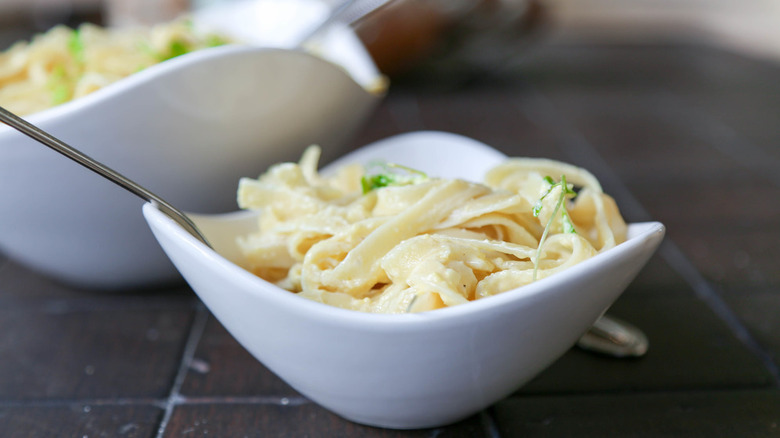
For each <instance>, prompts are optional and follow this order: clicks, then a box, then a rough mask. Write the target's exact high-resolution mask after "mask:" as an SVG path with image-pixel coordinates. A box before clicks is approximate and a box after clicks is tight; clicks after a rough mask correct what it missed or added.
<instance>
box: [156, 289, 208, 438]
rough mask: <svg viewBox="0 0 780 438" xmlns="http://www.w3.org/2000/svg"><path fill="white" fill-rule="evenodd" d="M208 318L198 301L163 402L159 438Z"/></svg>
mask: <svg viewBox="0 0 780 438" xmlns="http://www.w3.org/2000/svg"><path fill="white" fill-rule="evenodd" d="M208 319H209V312H208V311H207V310H206V307H205V306H204V305H203V303H201V302H198V305H197V307H196V313H195V320H194V321H193V322H192V326H191V328H190V334H189V336H188V337H187V343H186V344H185V346H184V352H183V353H182V357H181V363H180V364H179V369H178V371H177V373H176V377H175V379H174V381H173V385H172V386H171V391H170V393H169V395H168V398H167V399H166V400H165V401H164V403H163V407H164V410H165V412H164V413H163V418H162V420H160V425H159V427H158V429H157V434H156V435H155V436H156V437H157V438H162V437H163V435H164V434H165V430H166V428H167V427H168V423H169V422H170V420H171V416H172V415H173V410H174V408H175V407H176V406H177V405H178V404H179V402H180V399H181V393H180V391H181V387H182V385H183V384H184V379H185V378H186V377H187V372H188V371H189V368H190V364H191V363H192V358H193V357H194V356H195V350H196V349H197V347H198V343H200V340H201V337H202V336H203V333H204V331H205V330H206V323H207V322H208Z"/></svg>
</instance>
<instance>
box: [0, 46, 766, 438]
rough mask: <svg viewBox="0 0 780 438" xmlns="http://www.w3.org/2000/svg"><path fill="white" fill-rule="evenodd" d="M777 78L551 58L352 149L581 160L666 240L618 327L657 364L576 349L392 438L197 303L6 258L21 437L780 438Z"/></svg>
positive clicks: (1, 376)
mask: <svg viewBox="0 0 780 438" xmlns="http://www.w3.org/2000/svg"><path fill="white" fill-rule="evenodd" d="M778 79H780V69H779V68H778V67H777V66H774V65H771V64H769V63H766V62H761V61H757V60H752V59H749V58H747V57H744V56H741V55H738V54H734V53H729V52H725V51H721V50H717V49H712V48H706V47H698V46H688V45H665V46H652V47H648V46H642V47H627V46H561V45H540V46H538V47H536V48H534V49H533V50H531V51H527V52H524V53H523V54H522V55H521V56H519V57H518V59H516V60H512V61H511V62H509V63H508V64H506V65H504V66H503V68H502V69H499V70H497V71H495V72H493V73H492V74H490V75H481V76H475V77H471V78H470V80H468V81H463V82H460V83H457V84H456V83H454V82H450V83H449V86H448V87H447V88H445V89H443V88H442V87H440V86H436V84H437V78H428V79H427V80H416V81H413V80H410V81H407V82H399V83H396V84H394V85H393V87H392V89H391V91H390V93H389V94H388V96H387V98H386V99H385V101H384V103H383V104H382V105H381V107H380V108H378V110H377V111H376V113H375V114H374V116H373V117H372V118H371V120H369V121H368V123H367V125H366V126H365V129H364V130H362V131H361V132H360V133H359V135H358V136H357V138H356V139H355V140H354V141H353V145H354V146H359V145H361V144H365V143H367V142H370V141H373V140H376V139H380V138H383V137H386V136H389V135H393V134H396V133H401V132H407V131H415V130H444V131H451V132H456V133H459V134H463V135H467V136H470V137H473V138H476V139H478V140H481V141H483V142H485V143H488V144H491V145H493V146H495V147H497V148H499V149H501V150H502V151H504V152H506V153H508V154H510V155H529V156H544V157H550V158H556V159H562V160H566V161H570V162H573V163H576V164H579V165H581V166H584V167H586V168H589V169H591V170H592V171H593V172H594V173H595V174H596V175H597V176H598V177H599V178H600V179H601V180H602V182H603V185H604V186H605V189H606V190H607V191H608V192H609V193H611V194H613V195H614V196H615V198H616V199H617V201H618V203H619V205H620V206H621V207H622V210H623V213H624V215H625V217H626V218H627V219H628V220H629V221H642V220H647V219H654V220H659V221H662V222H664V223H665V224H666V225H667V227H668V234H667V239H666V240H665V242H664V244H663V245H662V247H661V249H660V250H659V252H658V253H657V255H656V256H655V257H654V258H653V259H652V260H651V262H650V263H649V265H648V266H647V268H646V269H645V270H644V271H643V272H642V273H641V274H640V275H639V277H638V278H637V279H636V281H634V282H633V283H632V284H631V285H630V287H629V288H628V290H627V291H626V292H625V294H624V295H623V296H622V297H621V298H620V299H619V300H618V302H617V303H615V305H614V307H613V308H612V310H611V313H612V314H614V315H616V316H619V317H622V318H624V319H627V320H630V321H632V322H634V323H635V324H637V325H638V326H640V327H641V328H642V329H644V330H645V332H646V333H647V335H648V336H649V339H650V341H651V346H650V350H649V352H648V354H647V355H646V356H645V357H643V358H641V359H636V360H626V359H613V358H608V357H602V356H598V355H594V354H591V353H586V352H584V351H581V350H578V349H573V350H571V351H570V352H568V353H567V354H566V355H564V356H563V357H562V358H561V359H560V360H558V361H557V362H555V363H554V364H553V365H552V366H551V367H550V368H549V369H547V370H546V371H544V372H543V373H542V374H541V375H539V376H538V378H536V379H535V380H533V381H532V382H530V383H529V384H527V385H526V386H524V387H522V388H519V389H518V390H517V391H516V392H515V393H514V394H513V395H512V396H511V397H509V398H507V399H505V400H502V401H500V402H498V403H497V404H495V405H494V406H492V407H490V408H489V409H487V410H485V411H484V412H481V413H479V414H478V415H475V416H474V417H472V418H469V419H466V420H464V421H462V422H460V423H458V424H454V425H450V426H447V427H442V428H439V429H434V430H415V431H393V430H383V429H377V428H372V427H365V426H361V425H356V424H353V423H350V422H347V421H345V420H343V419H341V418H339V417H337V416H335V415H333V414H331V413H330V412H328V411H326V410H324V409H322V408H320V407H318V406H317V405H316V404H313V403H311V402H310V401H308V400H307V399H306V398H304V397H302V396H301V395H300V394H298V393H297V392H296V391H295V390H293V389H292V388H290V387H289V386H287V385H286V384H285V383H284V382H282V381H280V380H279V379H278V378H276V377H275V376H274V375H272V374H271V373H270V372H269V371H267V370H266V369H265V368H264V367H263V366H262V365H261V364H259V363H258V362H256V361H255V360H254V359H253V358H251V357H250V355H249V354H248V353H247V352H246V351H245V350H244V349H243V348H242V347H241V346H239V345H238V344H237V343H236V341H235V340H234V339H233V338H232V337H231V336H230V335H229V334H228V333H227V332H226V331H225V330H224V328H223V327H222V326H221V325H220V324H219V322H217V321H216V320H215V319H214V318H213V317H212V316H211V315H210V314H209V312H208V311H207V310H206V309H204V307H203V306H202V305H201V304H200V303H199V301H198V300H197V298H196V297H195V296H194V295H193V293H192V292H191V291H190V290H189V289H188V287H187V286H186V285H181V286H179V287H176V288H172V289H165V290H156V291H134V292H129V293H124V294H107V293H100V292H95V291H85V290H79V289H78V288H73V287H69V286H65V285H61V284H58V283H56V282H54V281H52V280H50V279H47V278H45V277H43V276H41V275H39V274H37V273H35V272H32V271H31V270H29V269H27V268H25V267H24V266H21V265H20V264H18V263H17V262H15V261H13V260H10V259H7V258H3V257H2V256H1V255H0V436H2V437H20V438H22V437H24V438H28V437H55V436H56V437H77V438H82V437H90V438H91V437H127V438H130V437H207V436H209V437H261V436H262V437H266V436H290V437H299V436H311V437H315V436H366V437H374V436H376V437H403V436H420V437H422V436H431V437H433V436H439V437H450V436H451V437H460V436H462V437H515V436H524V437H532V436H550V437H565V436H578V437H581V436H582V437H623V436H637V437H657V436H665V437H666V436H669V437H763V436H780V371H779V369H778V364H780V266H778V261H780V202H778V200H779V199H780V129H779V127H780V124H779V123H778V121H777V119H778V115H780V80H778ZM438 83H439V84H440V83H441V82H438ZM139 207H140V205H139ZM2 208H8V206H5V207H2Z"/></svg>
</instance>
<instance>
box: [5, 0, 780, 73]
mask: <svg viewBox="0 0 780 438" xmlns="http://www.w3.org/2000/svg"><path fill="white" fill-rule="evenodd" d="M219 1H230V0H0V44H2V45H3V47H5V46H8V45H9V44H10V43H11V42H13V41H16V40H18V39H24V38H27V37H29V35H30V33H31V32H42V31H45V30H47V29H48V28H50V27H52V26H53V25H55V24H58V23H66V24H71V25H73V24H76V23H79V22H83V21H89V22H95V23H99V24H112V25H128V24H137V23H153V22H157V21H162V20H167V19H170V18H172V17H174V16H176V15H178V14H180V13H182V12H184V11H187V10H192V9H197V8H202V7H206V6H208V5H210V4H213V3H217V2H219ZM331 1H332V2H334V3H336V2H337V0H331ZM361 36H362V37H363V39H364V40H365V41H366V43H367V44H368V45H369V47H370V48H371V50H372V53H375V55H376V57H377V58H378V59H377V62H378V63H379V65H380V67H382V69H383V70H385V71H386V72H387V73H388V74H390V75H396V76H398V75H401V74H407V73H409V72H410V71H412V70H415V69H419V68H420V65H421V64H426V63H427V64H429V65H428V67H430V66H431V65H433V66H446V68H447V69H448V71H452V69H453V68H456V69H457V68H463V69H474V68H475V67H476V68H477V69H478V68H479V67H481V66H482V65H484V64H485V63H489V64H491V65H492V66H495V63H496V61H497V60H510V59H511V58H512V57H513V56H517V55H519V54H522V50H518V47H516V46H513V47H512V48H511V50H512V53H509V54H508V53H494V52H491V50H490V49H489V48H490V47H496V46H497V45H494V44H489V40H490V39H491V38H493V39H495V38H501V39H504V40H506V39H512V40H513V41H516V42H518V43H524V44H528V43H533V42H535V41H538V38H540V37H541V38H544V41H546V42H548V43H565V44H578V43H584V44H590V43H594V42H597V43H600V44H608V43H615V44H625V43H630V44H665V43H679V42H685V43H690V44H702V45H707V46H714V47H718V48H724V49H728V50H734V51H738V52H740V53H743V54H746V55H749V56H756V57H760V58H763V59H770V60H773V61H775V60H777V59H778V58H780V2H778V1H776V0H749V1H736V0H630V1H629V0H396V1H393V2H391V3H390V4H389V6H387V7H385V8H384V9H383V10H382V12H381V13H377V14H374V16H373V17H371V18H370V19H367V20H364V23H363V26H362V28H361ZM501 47H502V50H507V48H506V45H503V46H501ZM486 48H487V49H486ZM428 73H430V70H428Z"/></svg>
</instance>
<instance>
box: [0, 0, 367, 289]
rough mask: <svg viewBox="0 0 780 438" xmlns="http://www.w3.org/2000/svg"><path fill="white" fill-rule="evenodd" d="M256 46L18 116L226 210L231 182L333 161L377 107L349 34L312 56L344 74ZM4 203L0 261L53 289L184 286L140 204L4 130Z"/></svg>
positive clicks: (185, 203) (159, 68)
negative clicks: (283, 165)
mask: <svg viewBox="0 0 780 438" xmlns="http://www.w3.org/2000/svg"><path fill="white" fill-rule="evenodd" d="M255 3H257V4H259V3H262V2H255ZM272 3H273V2H272ZM277 3H278V2H277ZM219 23H220V21H219V20H211V21H210V22H209V24H210V26H211V27H212V28H214V27H217V25H218V24H219ZM222 23H223V25H225V26H229V25H230V22H229V21H228V22H227V23H226V22H224V21H223V22H222ZM282 23H283V22H282ZM271 36H273V35H271ZM262 37H263V36H262V35H259V36H257V37H256V38H255V41H254V44H255V45H252V46H229V47H218V48H214V49H206V50H202V51H198V52H194V53H191V54H187V55H184V56H181V57H179V58H175V59H172V60H170V61H167V62H164V63H161V64H159V65H156V66H153V67H151V68H149V69H147V70H144V71H142V72H139V73H137V74H135V75H133V76H130V77H128V78H126V79H123V80H121V81H119V82H117V83H114V84H112V85H111V86H108V87H106V88H104V89H101V90H99V91H97V92H95V93H93V94H91V95H89V96H86V97H84V98H81V99H78V100H75V101H72V102H69V103H66V104H64V105H61V106H58V107H55V108H52V109H50V110H46V111H43V112H40V113H36V114H33V115H31V116H29V117H26V118H27V120H29V121H30V122H32V123H33V124H36V125H38V126H40V127H41V128H43V129H44V130H46V131H48V132H50V133H52V134H53V135H55V136H57V137H59V138H61V139H62V140H64V141H66V142H67V143H69V144H71V145H72V146H74V147H76V148H77V149H80V150H81V151H83V152H85V153H86V154H87V155H90V156H92V157H93V158H95V159H97V160H99V161H102V162H103V163H105V164H107V165H108V166H110V167H112V168H114V169H116V170H118V171H119V172H121V173H123V174H125V175H126V176H128V177H130V178H131V179H133V180H135V181H137V182H139V183H140V184H142V185H144V186H145V187H147V188H148V189H150V190H152V191H153V192H155V193H157V194H159V195H160V196H162V197H163V198H165V199H166V200H168V201H169V202H171V203H173V204H175V205H177V206H179V207H181V208H184V209H187V210H190V211H199V212H225V211H232V210H235V209H236V202H235V193H236V187H237V184H238V179H239V178H240V177H242V176H253V175H257V174H259V173H261V172H263V171H264V170H265V169H266V167H267V166H268V165H270V164H273V163H275V162H279V161H285V160H294V159H297V157H298V156H299V155H300V153H301V152H302V150H303V149H304V148H305V147H306V146H309V145H310V144H313V143H317V144H320V145H322V146H323V147H324V149H325V151H329V153H330V155H329V157H326V158H333V157H335V156H338V155H339V154H340V148H341V147H343V144H344V143H345V141H346V140H347V138H348V137H349V136H350V135H351V134H352V133H353V131H354V130H356V128H358V127H359V126H360V125H361V123H362V122H363V121H364V119H365V118H366V117H367V116H368V115H369V114H370V112H371V111H372V109H373V108H374V107H375V105H376V104H377V103H378V102H379V100H380V98H381V90H380V92H376V91H369V90H370V89H371V88H372V87H374V86H376V82H377V81H379V82H380V83H381V81H382V80H381V76H380V75H379V73H378V72H377V71H376V68H375V66H374V64H373V61H372V60H371V58H370V56H369V55H368V53H367V52H366V51H365V49H364V47H363V46H362V45H361V43H360V42H359V40H358V39H357V38H356V37H355V35H354V34H353V33H352V32H351V31H349V30H348V29H346V28H343V27H337V28H335V29H333V30H332V31H331V32H330V33H328V34H327V35H326V36H325V37H324V39H323V40H322V41H321V42H320V45H319V46H318V48H317V50H318V53H319V55H320V56H322V57H326V58H328V59H333V60H336V61H337V62H339V63H340V64H339V65H336V64H334V63H332V62H328V61H325V60H324V59H323V58H321V57H320V56H313V55H311V54H308V53H304V52H303V51H296V50H289V49H275V48H262V47H260V46H259V44H260V43H261V40H262ZM269 38H270V36H269ZM271 42H272V43H273V44H278V45H282V46H284V45H285V44H287V43H285V42H284V41H281V40H280V41H276V40H274V41H271ZM0 205H2V206H3V207H2V214H0V252H3V253H5V254H7V255H8V256H10V257H12V258H14V259H17V260H19V261H20V262H22V263H23V264H26V265H29V266H31V267H32V268H34V269H36V270H39V271H42V272H44V273H46V274H48V275H50V276H52V277H54V278H57V279H59V280H61V281H64V282H67V283H74V284H77V285H80V286H86V287H90V288H103V289H118V288H129V287H135V286H145V285H156V284H160V283H165V282H170V281H175V280H179V281H180V280H181V277H180V276H179V274H178V273H177V272H176V270H175V268H174V267H173V265H171V263H170V261H169V260H168V259H167V258H166V257H165V254H164V253H163V252H162V251H161V250H160V248H159V245H157V243H156V242H155V240H154V237H153V236H152V234H151V233H150V232H149V230H148V227H147V226H146V224H145V223H144V220H143V218H142V217H141V214H140V208H139V207H140V205H141V201H140V200H138V199H137V198H135V197H134V196H133V195H131V194H129V193H127V192H125V191H124V190H122V189H120V188H119V187H116V186H114V185H113V184H111V183H109V182H107V181H105V180H103V179H102V178H100V177H98V176H96V175H93V174H91V173H90V172H89V171H86V170H85V169H82V168H81V167H79V166H78V165H76V164H75V163H72V162H70V161H69V160H67V159H65V158H63V157H61V156H59V155H58V154H56V153H53V152H52V151H51V150H48V149H47V148H45V147H44V146H42V145H40V144H37V143H35V142H34V141H32V140H30V139H27V138H26V137H24V136H22V135H21V134H19V133H17V132H16V131H14V130H12V129H11V128H9V127H7V126H5V125H2V126H0Z"/></svg>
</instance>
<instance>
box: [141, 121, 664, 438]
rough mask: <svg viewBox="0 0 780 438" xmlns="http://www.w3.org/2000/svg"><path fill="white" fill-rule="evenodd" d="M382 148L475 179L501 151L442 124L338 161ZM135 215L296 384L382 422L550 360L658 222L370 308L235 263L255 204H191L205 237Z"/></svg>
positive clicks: (598, 306)
mask: <svg viewBox="0 0 780 438" xmlns="http://www.w3.org/2000/svg"><path fill="white" fill-rule="evenodd" d="M375 158H382V159H391V160H393V161H394V162H398V163H401V164H405V165H408V166H412V167H414V168H418V169H421V170H424V171H427V172H429V173H430V174H431V175H439V176H445V177H455V176H460V177H463V178H469V179H478V180H481V179H482V174H483V173H484V171H485V170H486V169H487V168H488V167H491V166H492V165H494V164H496V163H497V162H498V161H501V160H502V159H503V158H504V156H503V155H502V154H500V153H499V152H497V151H495V150H492V149H490V148H488V147H487V146H485V145H482V144H481V143H478V142H475V141H473V140H469V139H466V138H463V137H459V136H456V135H452V134H443V133H435V132H423V133H413V134H405V135H400V136H397V137H392V138H389V139H386V140H384V141H380V142H378V143H376V144H373V145H371V146H367V147H365V148H363V149H361V150H359V151H357V152H355V153H352V154H350V155H348V156H347V157H344V158H343V159H342V160H340V161H339V162H338V163H334V165H341V164H343V163H345V162H351V161H359V162H366V161H368V160H371V159H375ZM143 212H144V215H145V216H146V219H147V221H148V223H149V225H150V227H151V229H152V230H153V232H154V234H155V236H156V237H157V239H158V240H159V242H160V244H161V245H162V247H163V249H164V250H165V252H166V253H167V254H168V256H169V257H170V258H171V260H173V263H174V264H175V265H176V266H177V268H178V269H179V270H180V271H181V273H182V274H183V276H184V277H185V279H186V280H187V281H188V282H189V284H190V285H191V286H192V288H193V289H194V290H195V292H196V293H197V294H198V295H199V296H200V297H201V299H202V300H203V301H204V303H205V304H206V305H207V306H208V308H209V309H210V310H211V312H213V314H214V315H215V316H216V317H217V319H219V321H220V322H221V323H222V324H223V325H224V326H225V327H226V328H227V330H228V331H230V333H231V334H232V335H233V336H234V337H235V338H236V339H237V340H238V341H239V342H240V343H241V344H242V345H243V346H244V347H245V348H246V349H247V350H248V351H249V352H250V353H252V354H253V355H254V356H255V357H256V358H257V359H258V360H259V361H261V362H262V363H263V364H264V365H265V366H266V367H268V368H269V369H270V370H271V371H273V372H274V373H276V374H277V375H278V376H279V377H281V378H282V379H283V380H285V381H286V382H287V383H289V384H290V385H291V386H292V387H293V388H295V389H296V390H298V391H299V392H300V393H301V394H303V395H305V396H306V397H308V398H310V399H311V400H313V401H315V402H317V403H319V404H320V405H322V406H324V407H325V408H327V409H330V410H331V411H333V412H335V413H337V414H339V415H341V416H343V417H345V418H347V419H350V420H353V421H355V422H358V423H364V424H369V425H374V426H382V427H390V428H422V427H434V426H440V425H444V424H448V423H452V422H455V421H457V420H460V419H462V418H465V417H467V416H469V415H472V414H474V413H476V412H478V411H480V410H481V409H483V408H485V407H487V406H489V405H491V404H493V403H495V402H496V401H498V400H500V399H502V398H503V397H506V396H507V395H508V394H510V393H512V392H513V391H515V390H516V389H517V388H518V387H520V386H521V385H522V384H523V383H525V382H527V381H528V380H529V379H531V378H533V377H534V376H535V375H536V374H537V373H539V372H540V371H541V370H543V369H544V368H545V367H547V366H548V365H550V364H551V363H552V362H553V361H554V360H555V359H557V358H558V357H559V356H561V355H562V354H563V353H564V352H566V350H568V349H569V348H570V347H572V346H573V345H574V343H575V342H576V341H577V339H578V338H579V337H580V336H581V335H582V334H583V333H584V332H585V331H586V330H587V329H588V327H590V325H592V324H593V322H594V321H596V319H597V318H598V317H599V316H600V315H601V314H602V313H603V312H605V311H606V309H607V308H608V307H609V306H610V305H611V304H612V302H613V301H614V300H615V299H616V298H617V297H618V296H619V295H620V294H621V293H622V291H623V289H624V288H625V287H626V286H627V285H628V284H629V282H630V281H631V280H632V279H633V278H634V276H635V275H636V274H637V273H638V271H639V270H640V269H641V268H642V266H643V265H644V264H645V262H646V261H647V260H648V258H649V257H650V256H651V255H652V254H653V252H654V251H655V249H656V247H657V246H658V244H659V243H660V242H661V240H662V238H663V235H664V227H663V225H662V224H660V223H657V222H651V223H639V224H631V225H630V227H629V239H628V241H626V242H625V243H622V244H620V245H618V246H617V247H615V248H613V249H610V250H608V251H606V252H604V253H602V254H599V255H597V256H595V257H593V258H591V259H589V260H586V261H584V262H582V263H580V264H578V265H576V266H574V267H572V268H570V269H568V270H566V271H564V272H561V273H559V274H556V275H554V276H551V277H548V278H545V279H542V280H539V281H537V282H535V283H533V284H531V285H528V286H524V287H521V288H518V289H515V290H511V291H508V292H505V293H503V294H500V295H497V296H494V297H490V298H487V299H483V300H479V301H476V302H472V303H468V304H464V305H460V306H455V307H451V308H445V309H440V310H435V311H432V312H427V313H420V314H405V315H375V314H365V313H359V312H354V311H349V310H343V309H339V308H335V307H330V306H327V305H324V304H320V303H316V302H313V301H309V300H306V299H304V298H301V297H298V296H296V295H294V294H292V293H289V292H286V291H283V290H281V289H279V288H278V287H276V286H274V285H272V284H270V283H267V282H265V281H263V280H262V279H260V278H258V277H256V276H254V275H253V274H251V273H250V272H248V271H246V270H244V269H242V268H241V267H240V266H239V265H240V264H241V255H240V252H239V250H238V249H237V248H236V244H235V237H236V236H237V235H241V234H244V233H246V232H248V231H249V230H251V229H253V228H255V227H256V225H255V220H256V216H255V215H256V213H249V212H239V213H234V214H227V215H223V216H197V215H195V216H193V219H194V220H195V221H196V222H197V223H198V224H199V226H200V227H201V228H202V230H203V231H204V233H205V234H206V236H207V238H208V239H209V240H210V242H211V243H212V245H213V246H214V247H215V248H216V250H217V252H215V251H212V250H211V249H209V248H208V247H206V246H205V245H203V244H201V243H200V242H199V241H198V240H196V239H195V238H193V237H191V236H190V235H189V234H188V233H187V232H185V231H184V230H183V229H182V228H181V227H179V226H178V225H176V224H175V223H174V222H173V221H172V220H170V219H169V218H168V217H166V216H165V215H164V214H162V213H161V212H159V211H158V210H157V209H156V208H154V207H153V206H152V205H150V204H147V205H145V206H144V208H143Z"/></svg>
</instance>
